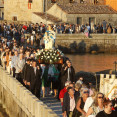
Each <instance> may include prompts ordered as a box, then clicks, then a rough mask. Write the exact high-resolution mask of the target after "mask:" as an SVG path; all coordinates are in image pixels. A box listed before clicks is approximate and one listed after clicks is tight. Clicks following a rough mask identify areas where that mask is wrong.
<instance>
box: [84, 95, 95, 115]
mask: <svg viewBox="0 0 117 117" xmlns="http://www.w3.org/2000/svg"><path fill="white" fill-rule="evenodd" d="M93 102H94V100H93V98H92V97H88V98H87V100H86V102H85V105H84V111H85V112H86V113H87V112H88V109H89V108H90V106H91V105H92V103H93Z"/></svg>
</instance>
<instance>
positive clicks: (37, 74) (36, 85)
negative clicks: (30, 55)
mask: <svg viewBox="0 0 117 117" xmlns="http://www.w3.org/2000/svg"><path fill="white" fill-rule="evenodd" d="M41 73H42V70H41V68H40V67H39V66H37V62H36V61H35V60H33V63H32V67H30V70H29V74H28V79H27V84H28V85H29V87H30V91H31V92H32V93H33V94H34V95H35V96H36V97H37V98H39V99H40V90H41Z"/></svg>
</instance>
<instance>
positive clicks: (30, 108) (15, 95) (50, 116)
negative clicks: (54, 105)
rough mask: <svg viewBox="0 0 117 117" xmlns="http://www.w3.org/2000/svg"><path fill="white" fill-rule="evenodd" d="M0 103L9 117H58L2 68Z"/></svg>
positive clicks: (0, 72)
mask: <svg viewBox="0 0 117 117" xmlns="http://www.w3.org/2000/svg"><path fill="white" fill-rule="evenodd" d="M0 101H1V103H2V104H3V106H4V108H6V112H7V113H8V115H9V116H10V117H58V116H57V114H55V113H54V112H53V111H52V110H51V109H50V108H48V107H47V106H46V105H45V104H43V102H42V101H40V100H39V99H38V98H36V97H35V96H34V95H33V94H32V93H31V92H30V91H29V90H27V89H26V88H25V87H24V86H23V85H22V84H21V83H19V82H18V81H17V80H16V79H15V78H13V77H12V76H11V75H9V73H8V72H6V71H5V70H4V69H3V68H2V67H0Z"/></svg>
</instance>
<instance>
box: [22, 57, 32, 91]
mask: <svg viewBox="0 0 117 117" xmlns="http://www.w3.org/2000/svg"><path fill="white" fill-rule="evenodd" d="M29 72H30V59H29V58H28V59H27V60H26V63H25V65H24V68H23V70H22V76H23V83H24V86H26V88H27V89H29V85H27V79H28V74H29Z"/></svg>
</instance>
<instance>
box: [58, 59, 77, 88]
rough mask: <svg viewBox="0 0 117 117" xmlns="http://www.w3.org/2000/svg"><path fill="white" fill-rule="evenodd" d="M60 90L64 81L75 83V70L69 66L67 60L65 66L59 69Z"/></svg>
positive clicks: (69, 63)
mask: <svg viewBox="0 0 117 117" xmlns="http://www.w3.org/2000/svg"><path fill="white" fill-rule="evenodd" d="M60 80H61V89H63V88H64V87H65V82H66V81H71V82H72V83H73V82H75V70H74V68H73V67H72V65H71V62H70V61H69V60H67V61H66V64H65V65H64V66H63V67H62V69H61V76H60Z"/></svg>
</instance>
